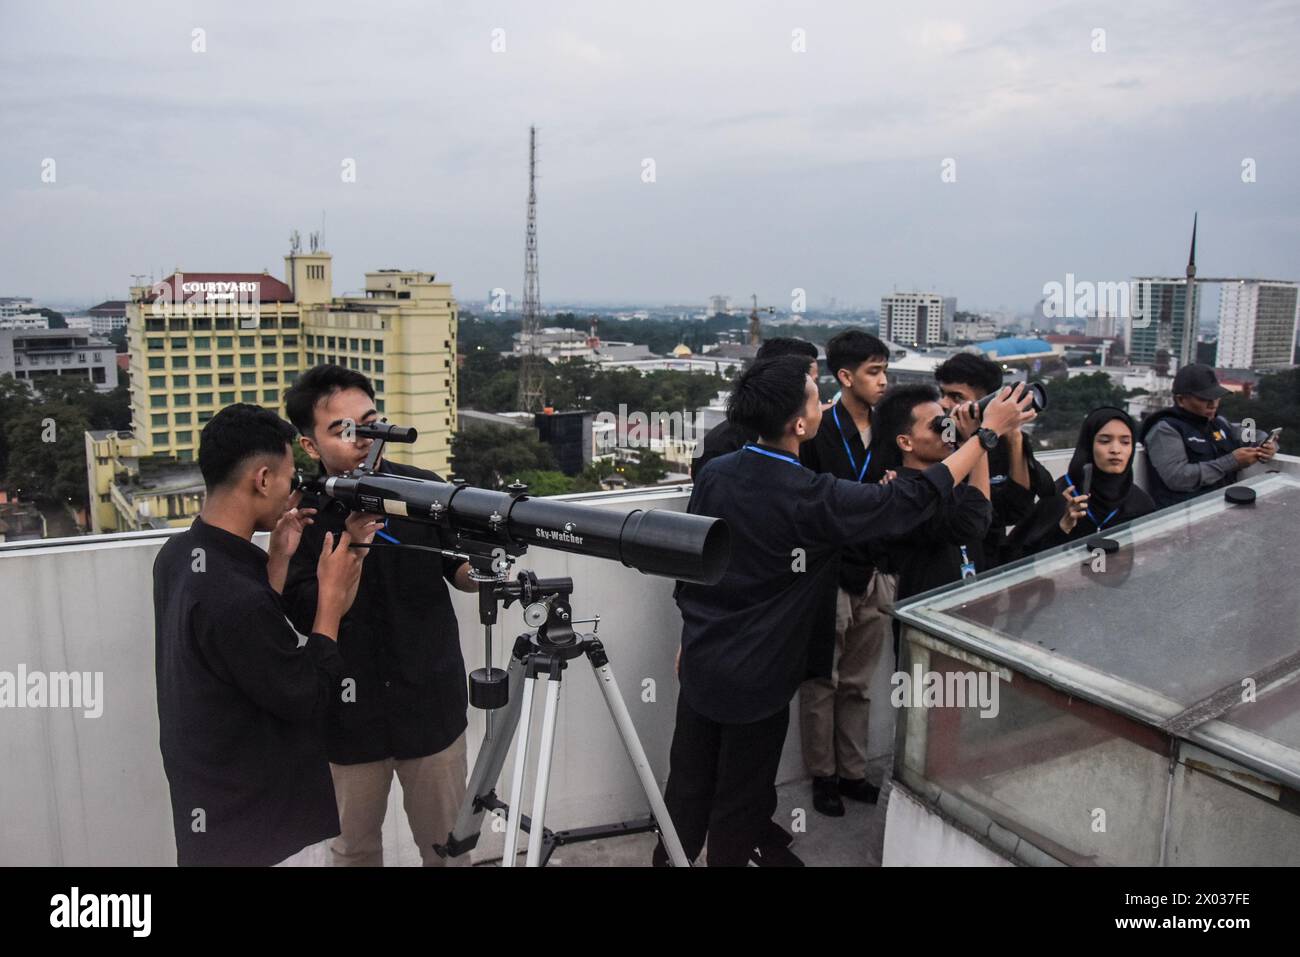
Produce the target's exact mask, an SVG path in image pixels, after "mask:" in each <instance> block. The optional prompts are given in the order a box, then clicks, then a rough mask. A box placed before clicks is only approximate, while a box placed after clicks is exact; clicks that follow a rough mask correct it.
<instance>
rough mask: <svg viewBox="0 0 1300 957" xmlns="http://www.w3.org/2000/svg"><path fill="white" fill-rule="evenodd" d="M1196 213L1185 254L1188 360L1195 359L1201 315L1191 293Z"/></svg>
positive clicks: (1193, 276)
mask: <svg viewBox="0 0 1300 957" xmlns="http://www.w3.org/2000/svg"><path fill="white" fill-rule="evenodd" d="M1196 217H1197V214H1196V213H1192V248H1191V251H1190V252H1188V254H1187V298H1186V299H1185V300H1184V302H1185V303H1186V307H1185V308H1186V311H1185V312H1184V313H1183V338H1184V340H1187V341H1190V342H1191V343H1192V346H1191V351H1190V353H1189V354H1188V361H1189V362H1195V361H1196V345H1195V343H1196V334H1197V332H1198V331H1199V327H1200V324H1201V317H1200V316H1198V315H1196V313H1195V311H1194V310H1195V308H1196V297H1195V296H1194V295H1192V293H1193V292H1194V291H1195V289H1196Z"/></svg>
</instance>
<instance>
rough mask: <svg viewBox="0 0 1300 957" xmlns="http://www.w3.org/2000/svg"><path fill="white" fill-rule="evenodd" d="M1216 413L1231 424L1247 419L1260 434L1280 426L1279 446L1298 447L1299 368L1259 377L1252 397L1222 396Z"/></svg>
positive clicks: (1299, 436)
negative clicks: (1251, 421)
mask: <svg viewBox="0 0 1300 957" xmlns="http://www.w3.org/2000/svg"><path fill="white" fill-rule="evenodd" d="M1219 414H1220V415H1223V416H1224V417H1226V418H1228V419H1229V420H1231V421H1233V422H1240V421H1241V420H1242V419H1251V420H1253V421H1254V423H1255V428H1256V429H1258V430H1260V431H1268V430H1269V429H1275V428H1278V427H1281V429H1282V435H1281V438H1280V439H1279V441H1280V442H1281V444H1282V445H1283V446H1284V447H1285V446H1286V445H1287V444H1288V440H1289V444H1290V447H1291V449H1292V450H1295V449H1297V448H1300V446H1297V442H1300V369H1287V370H1286V371H1284V372H1275V373H1272V374H1270V375H1264V376H1260V379H1259V384H1258V387H1257V388H1256V390H1255V395H1254V397H1253V398H1249V399H1248V398H1246V397H1245V396H1242V395H1238V394H1233V395H1228V396H1224V397H1223V402H1222V403H1220V405H1219Z"/></svg>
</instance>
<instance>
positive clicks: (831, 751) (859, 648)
mask: <svg viewBox="0 0 1300 957" xmlns="http://www.w3.org/2000/svg"><path fill="white" fill-rule="evenodd" d="M826 365H827V367H828V369H829V370H830V372H831V374H832V375H834V376H835V378H836V381H837V382H838V383H839V386H840V397H839V399H838V400H837V401H836V402H835V404H834V405H832V406H831V408H830V410H829V412H824V413H823V414H822V423H821V426H820V427H819V428H818V429H817V434H816V435H814V436H813V438H812V439H810V440H809V441H807V442H805V443H803V445H802V447H801V448H800V450H799V458H800V460H801V461H802V462H803V464H804V465H805V466H806V467H808V468H810V469H812V470H813V471H814V472H826V473H829V474H831V475H834V476H835V477H836V478H837V479H843V480H845V481H849V482H878V481H880V479H881V478H882V477H883V475H884V469H883V468H881V467H880V462H879V461H878V460H877V461H875V462H873V461H872V454H871V450H870V447H871V407H872V406H873V405H875V404H876V403H877V402H879V401H880V398H881V396H882V395H884V393H885V388H886V386H887V385H888V375H887V373H888V369H889V349H888V348H887V347H886V346H885V344H884V343H883V342H882V341H881V340H880V339H878V338H876V337H875V336H873V335H870V334H869V333H866V332H863V331H862V330H860V329H848V330H845V331H844V332H841V333H839V334H837V335H835V336H833V337H832V338H831V340H830V341H829V342H827V343H826ZM833 578H834V580H833V581H832V582H831V586H830V587H831V589H832V590H831V592H830V594H829V595H828V596H827V597H826V599H825V600H824V601H822V602H821V603H820V604H819V609H818V612H817V613H816V619H817V624H816V626H815V628H814V633H813V637H812V641H811V642H810V644H809V647H808V675H809V677H808V678H807V680H805V681H804V683H803V684H802V685H801V686H800V687H799V728H800V734H801V738H802V744H803V760H804V766H805V768H807V770H808V773H809V774H810V775H811V776H812V789H813V808H814V809H815V810H816V811H818V812H819V813H821V814H825V815H828V816H830V817H842V816H843V815H844V802H843V800H842V798H843V797H849V798H852V799H854V800H857V801H865V802H867V803H869V804H874V803H875V802H876V798H877V796H878V795H879V791H878V790H877V789H876V787H875V786H873V785H872V784H871V783H870V782H869V781H867V779H866V772H867V732H868V721H869V718H870V715H871V699H870V692H871V680H872V676H873V675H874V674H875V670H876V665H877V663H878V662H879V660H880V651H881V649H882V648H883V647H884V646H885V645H886V644H887V638H888V637H889V635H890V634H891V631H890V617H889V616H890V612H891V610H892V608H893V596H894V580H893V576H891V575H888V574H881V573H879V572H878V570H877V569H876V567H875V565H874V563H873V561H872V558H871V555H870V553H869V552H868V551H867V550H866V549H865V548H861V547H855V546H854V544H853V543H850V544H849V545H848V546H846V547H845V548H844V549H843V550H842V551H841V552H840V554H839V556H838V570H837V573H836V574H835V575H834V576H833Z"/></svg>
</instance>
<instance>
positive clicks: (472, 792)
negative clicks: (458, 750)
mask: <svg viewBox="0 0 1300 957" xmlns="http://www.w3.org/2000/svg"><path fill="white" fill-rule="evenodd" d="M506 674H507V678H506V680H507V683H508V687H509V689H510V698H509V702H508V703H507V704H506V706H505V707H504V708H501V709H499V711H500V715H499V716H498V717H497V720H495V721H491V724H490V725H489V734H488V735H487V736H486V737H485V738H484V739H483V743H482V744H481V745H480V746H479V752H478V757H477V758H475V760H474V770H473V771H472V772H470V776H469V784H468V786H467V787H466V789H465V800H464V802H462V804H461V806H460V813H459V814H457V815H456V823H455V825H454V826H453V827H452V830H451V834H450V835H449V837H448V841H447V849H448V850H449V851H450V853H451V854H452V855H456V854H460V853H464V849H465V845H466V844H469V845H470V846H471V847H472V846H473V842H475V841H477V839H478V834H479V832H480V831H481V830H482V829H483V820H482V818H481V817H480V815H481V814H482V813H483V807H482V803H481V802H482V800H483V799H484V798H486V797H487V796H488V794H490V793H491V792H492V790H493V788H495V787H496V786H497V780H498V779H499V778H500V777H501V768H502V766H503V765H504V764H505V763H506V754H507V753H509V750H510V742H511V740H512V739H513V738H514V734H515V726H516V725H517V724H518V723H519V708H520V696H519V685H520V683H521V682H522V681H523V676H524V663H523V661H522V660H521V659H520V658H518V657H516V656H512V657H511V659H510V665H509V666H508V667H507V669H506ZM488 715H489V720H491V717H492V712H488ZM440 853H441V852H440Z"/></svg>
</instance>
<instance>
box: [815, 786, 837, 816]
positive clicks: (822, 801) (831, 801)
mask: <svg viewBox="0 0 1300 957" xmlns="http://www.w3.org/2000/svg"><path fill="white" fill-rule="evenodd" d="M813 808H814V809H815V810H816V811H817V813H818V814H825V815H826V816H827V817H843V816H844V802H843V801H841V800H840V791H839V787H838V785H837V782H836V780H835V778H834V777H829V778H813Z"/></svg>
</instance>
